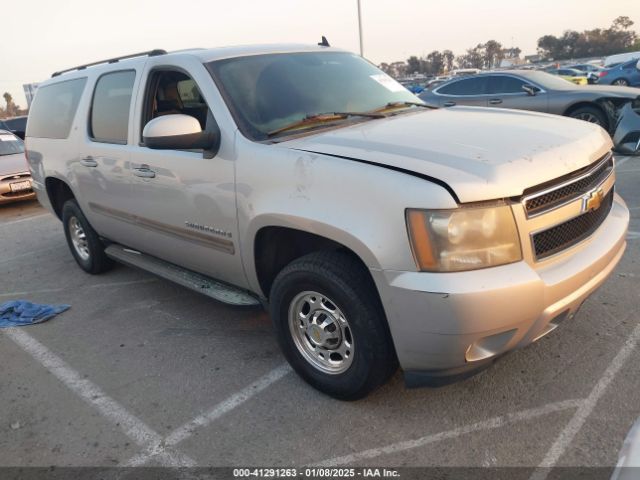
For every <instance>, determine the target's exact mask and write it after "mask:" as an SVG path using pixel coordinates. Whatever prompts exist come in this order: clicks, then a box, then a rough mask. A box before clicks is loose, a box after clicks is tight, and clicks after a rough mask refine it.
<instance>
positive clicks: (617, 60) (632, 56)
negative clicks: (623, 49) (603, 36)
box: [603, 52, 640, 68]
mask: <svg viewBox="0 0 640 480" xmlns="http://www.w3.org/2000/svg"><path fill="white" fill-rule="evenodd" d="M631 60H640V52H627V53H618V54H616V55H611V56H609V57H607V58H605V59H604V64H603V65H604V67H605V68H611V67H614V66H616V65H620V64H621V63H626V62H629V61H631Z"/></svg>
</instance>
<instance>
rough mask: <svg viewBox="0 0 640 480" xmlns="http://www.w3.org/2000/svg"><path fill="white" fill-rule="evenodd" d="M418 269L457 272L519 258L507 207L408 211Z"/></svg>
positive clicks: (516, 237)
mask: <svg viewBox="0 0 640 480" xmlns="http://www.w3.org/2000/svg"><path fill="white" fill-rule="evenodd" d="M407 227H408V229H409V239H410V241H411V248H412V249H413V256H414V257H415V259H416V264H417V265H418V268H419V269H420V270H422V271H429V272H459V271H463V270H476V269H478V268H487V267H495V266H497V265H504V264H506V263H513V262H517V261H518V260H521V259H522V251H521V249H520V239H519V237H518V229H517V228H516V222H515V219H514V218H513V213H512V212H511V207H509V206H508V205H494V206H490V207H489V206H488V207H463V208H457V209H455V210H414V209H408V210H407Z"/></svg>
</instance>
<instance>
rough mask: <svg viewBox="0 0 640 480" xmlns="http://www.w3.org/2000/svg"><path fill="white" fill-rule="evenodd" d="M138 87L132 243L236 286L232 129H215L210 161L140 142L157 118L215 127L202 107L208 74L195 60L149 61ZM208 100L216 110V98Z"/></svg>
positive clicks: (209, 92)
mask: <svg viewBox="0 0 640 480" xmlns="http://www.w3.org/2000/svg"><path fill="white" fill-rule="evenodd" d="M185 62H188V61H187V60H185ZM145 85H146V87H145V91H144V96H141V98H140V99H139V102H138V105H137V107H136V108H137V112H138V119H139V121H138V123H137V126H136V128H137V129H138V131H137V138H138V142H139V143H138V145H136V146H135V147H134V149H133V151H132V156H131V166H132V170H131V172H130V174H131V179H132V182H133V198H132V210H133V214H134V218H135V222H136V228H137V230H138V234H139V235H138V241H137V242H136V245H135V246H136V248H138V249H139V250H141V251H143V252H145V253H148V254H150V255H154V256H156V257H159V258H162V259H164V260H166V261H169V262H171V263H174V264H176V265H179V266H182V267H185V268H188V269H191V270H193V271H196V272H199V273H203V274H205V275H209V276H211V277H214V278H217V279H220V280H223V281H226V282H229V283H232V284H235V285H240V286H242V285H244V284H246V279H245V277H244V273H243V268H242V264H241V261H240V255H239V245H238V225H237V216H236V199H235V183H234V169H235V165H234V158H233V155H234V133H235V128H233V129H232V128H229V127H227V128H222V129H221V142H220V149H219V150H218V152H217V154H216V155H215V156H213V158H211V157H212V156H211V155H209V154H208V152H204V151H202V150H158V149H150V148H148V147H147V146H145V145H144V143H143V142H142V140H143V137H142V133H143V130H144V125H146V123H147V122H148V121H150V120H151V119H153V118H155V117H156V116H160V115H171V114H178V113H179V114H183V115H191V116H193V117H195V118H196V119H197V120H198V121H199V122H200V124H201V127H202V128H203V130H204V129H210V128H214V127H215V128H220V127H219V126H217V120H216V118H215V116H214V113H213V111H212V110H211V108H209V105H211V104H212V102H211V99H212V96H214V95H216V94H217V90H216V89H215V86H214V84H213V81H212V79H211V76H210V75H209V74H208V73H207V71H206V70H205V68H204V67H203V66H202V64H200V63H195V64H181V65H175V66H172V67H168V66H166V65H163V64H162V59H158V60H156V61H154V59H151V60H150V61H149V64H148V65H147V70H146V72H145ZM205 94H206V97H205ZM217 95H218V97H219V94H217ZM207 97H208V98H207ZM215 101H216V102H217V103H216V104H217V105H218V107H219V105H220V102H221V98H215Z"/></svg>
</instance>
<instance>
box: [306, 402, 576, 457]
mask: <svg viewBox="0 0 640 480" xmlns="http://www.w3.org/2000/svg"><path fill="white" fill-rule="evenodd" d="M583 401H584V400H580V399H574V400H563V401H560V402H555V403H550V404H548V405H544V406H542V407H537V408H531V409H528V410H523V411H521V412H515V413H508V414H506V415H502V416H499V417H493V418H490V419H489V420H484V421H482V422H477V423H472V424H470V425H465V426H463V427H458V428H454V429H453V430H448V431H444V432H439V433H435V434H433V435H427V436H424V437H420V438H417V439H415V440H406V441H403V442H398V443H392V444H390V445H386V446H384V447H377V448H372V449H370V450H364V451H362V452H357V453H352V454H350V455H345V456H343V457H334V458H330V459H328V460H324V461H322V462H320V463H318V466H320V467H335V466H338V465H347V464H351V463H354V462H357V461H359V460H368V459H371V458H375V457H379V456H380V455H388V454H391V453H398V452H402V451H404V450H410V449H413V448H418V447H423V446H425V445H428V444H430V443H434V442H439V441H441V440H448V439H451V438H456V437H460V436H462V435H467V434H469V433H473V432H479V431H482V430H491V429H494V428H499V427H503V426H505V425H509V424H512V423H516V422H522V421H525V420H531V419H533V418H536V417H541V416H544V415H549V414H551V413H554V412H561V411H563V410H567V409H571V408H578V407H579V406H580V405H581V404H582V402H583Z"/></svg>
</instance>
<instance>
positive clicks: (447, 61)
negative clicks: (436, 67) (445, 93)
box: [442, 50, 456, 72]
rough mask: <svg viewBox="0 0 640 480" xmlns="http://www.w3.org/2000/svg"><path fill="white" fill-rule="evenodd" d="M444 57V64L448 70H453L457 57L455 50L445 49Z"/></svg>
mask: <svg viewBox="0 0 640 480" xmlns="http://www.w3.org/2000/svg"><path fill="white" fill-rule="evenodd" d="M442 57H443V59H444V66H445V69H446V70H447V72H448V71H451V70H453V62H454V60H455V59H456V56H455V55H454V54H453V52H452V51H451V50H443V52H442Z"/></svg>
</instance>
